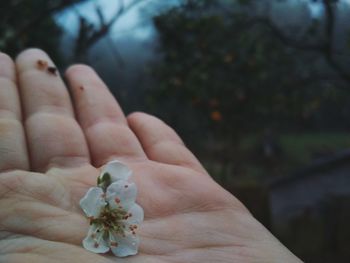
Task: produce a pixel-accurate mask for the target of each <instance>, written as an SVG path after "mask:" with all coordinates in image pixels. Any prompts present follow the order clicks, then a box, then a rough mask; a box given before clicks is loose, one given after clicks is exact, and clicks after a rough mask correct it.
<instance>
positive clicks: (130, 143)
mask: <svg viewBox="0 0 350 263" xmlns="http://www.w3.org/2000/svg"><path fill="white" fill-rule="evenodd" d="M66 77H67V79H68V82H69V84H70V88H71V90H72V94H73V100H74V105H75V110H76V113H77V117H78V120H79V122H80V125H81V127H82V128H83V130H84V133H85V137H86V139H87V141H88V145H89V148H90V154H91V159H92V163H93V164H94V165H95V166H101V165H103V164H105V163H106V162H107V161H109V160H112V159H133V160H138V159H142V160H144V159H145V158H146V156H145V154H144V152H143V150H142V147H141V145H140V143H139V142H138V140H137V138H136V136H135V134H134V133H133V132H132V131H131V130H130V128H129V127H128V125H127V121H126V119H125V116H124V113H123V112H122V110H121V108H120V106H119V105H118V103H117V102H116V100H115V99H114V97H113V95H112V94H111V93H110V92H109V90H108V88H107V87H106V85H105V84H104V83H103V82H102V80H101V79H100V78H99V77H98V76H97V74H96V73H95V71H93V70H92V69H91V68H90V67H88V66H84V65H75V66H72V67H70V68H69V69H68V70H67V72H66Z"/></svg>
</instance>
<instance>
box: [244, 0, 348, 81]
mask: <svg viewBox="0 0 350 263" xmlns="http://www.w3.org/2000/svg"><path fill="white" fill-rule="evenodd" d="M322 1H323V5H324V7H325V11H326V12H325V19H326V21H325V22H326V23H325V39H324V40H323V41H322V42H321V43H315V44H313V43H302V42H299V41H297V40H295V39H292V38H290V37H288V36H287V35H285V34H284V33H283V32H282V31H281V29H280V28H278V27H277V26H276V25H275V24H274V23H273V22H272V21H271V20H270V19H268V18H256V19H252V20H251V21H250V22H249V23H248V24H250V25H254V24H262V25H264V26H266V27H267V28H268V29H270V30H271V31H272V33H273V34H274V35H275V36H276V37H277V38H278V39H279V40H280V41H281V42H282V43H283V44H285V45H286V46H290V47H293V48H296V49H300V50H306V51H313V52H318V53H319V54H321V55H322V56H323V57H324V59H325V61H326V62H327V64H328V65H329V66H330V67H331V68H333V69H334V70H335V71H336V72H337V73H338V75H339V76H340V77H341V78H342V79H344V80H346V81H348V82H350V72H348V71H347V70H346V69H344V68H343V67H342V66H341V65H340V64H339V63H338V61H337V60H336V59H335V57H334V53H335V51H334V30H335V19H336V16H335V10H334V3H333V0H322Z"/></svg>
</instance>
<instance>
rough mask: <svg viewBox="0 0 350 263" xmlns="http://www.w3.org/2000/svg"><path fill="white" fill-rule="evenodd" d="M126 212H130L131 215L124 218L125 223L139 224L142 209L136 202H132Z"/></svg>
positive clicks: (141, 219)
mask: <svg viewBox="0 0 350 263" xmlns="http://www.w3.org/2000/svg"><path fill="white" fill-rule="evenodd" d="M128 213H130V214H131V216H129V217H128V219H127V220H125V222H126V224H127V225H139V224H141V223H142V221H143V217H144V214H143V209H142V207H141V206H139V205H138V204H134V205H133V206H131V207H130V209H129V211H128Z"/></svg>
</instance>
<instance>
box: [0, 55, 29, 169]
mask: <svg viewBox="0 0 350 263" xmlns="http://www.w3.org/2000/svg"><path fill="white" fill-rule="evenodd" d="M21 118H22V117H21V106H20V100H19V95H18V90H17V85H16V71H15V65H14V63H13V61H12V59H11V58H10V57H9V56H7V55H5V54H3V53H0V160H1V161H0V171H4V170H11V169H23V170H27V169H29V161H28V156H27V147H26V140H25V135H24V129H23V126H22V122H21Z"/></svg>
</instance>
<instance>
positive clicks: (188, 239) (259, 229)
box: [0, 49, 301, 263]
mask: <svg viewBox="0 0 350 263" xmlns="http://www.w3.org/2000/svg"><path fill="white" fill-rule="evenodd" d="M39 59H41V60H44V61H48V63H49V65H53V62H52V61H51V60H50V58H49V57H48V56H47V55H46V54H45V53H44V52H43V51H41V50H38V49H30V50H26V51H24V52H22V53H21V54H20V55H19V56H18V57H17V59H16V61H15V62H13V61H12V59H11V58H10V57H8V56H7V55H5V54H2V53H0V171H1V174H0V263H3V262H4V263H5V262H6V263H15V262H16V263H17V262H36V263H41V262H43V263H44V262H45V263H51V262H52V263H54V262H60V263H64V262H86V263H89V262H91V263H109V262H116V261H117V262H128V263H129V262H130V263H133V262H135V263H138V262H140V263H141V262H142V263H147V262H152V263H165V262H171V263H177V262H179V263H180V262H181V263H183V262H188V263H203V262H218V263H219V262H229V263H235V262H237V263H238V262H239V263H253V262H256V263H257V262H259V263H260V262H261V263H263V262H264V263H265V262H266V263H273V262H285V263H294V262H301V261H300V260H299V259H298V258H297V257H295V256H294V255H293V254H292V253H291V252H289V251H288V249H286V248H285V247H284V246H283V245H282V244H281V243H280V242H279V241H278V240H277V239H276V238H274V237H273V236H272V234H270V233H269V232H268V231H267V230H266V229H265V228H264V227H263V226H262V225H261V224H260V223H259V222H258V221H257V220H256V219H254V218H253V216H252V215H251V214H250V213H249V211H248V210H247V209H246V208H245V207H244V206H243V205H242V203H241V202H240V201H239V200H237V199H236V198H235V197H234V196H232V195H231V194H230V193H228V192H227V191H226V190H224V189H223V188H222V187H221V186H219V185H218V184H217V183H215V182H214V180H213V179H212V178H211V177H210V176H209V175H208V173H207V172H206V171H205V169H204V168H203V167H202V165H201V164H200V163H199V161H198V160H197V159H196V158H195V156H194V155H193V154H192V153H191V152H190V151H189V150H188V149H187V148H186V146H185V145H184V144H183V142H182V141H181V139H180V138H179V136H178V135H177V134H176V133H175V132H174V130H173V129H171V128H170V127H169V126H167V125H166V124H165V123H164V122H162V121H161V120H159V119H157V118H156V117H153V116H151V115H148V114H145V113H133V114H131V115H129V116H127V117H125V115H124V113H123V111H122V110H121V108H120V106H119V105H118V103H117V102H116V101H115V99H114V98H113V96H112V94H111V93H110V92H109V90H108V89H107V87H106V86H105V85H104V84H103V82H102V81H101V80H100V79H99V77H98V76H97V75H96V73H95V72H94V71H93V70H92V69H91V68H89V67H87V66H84V65H75V66H72V67H70V68H69V69H68V70H67V72H66V74H65V76H66V79H67V81H68V84H69V89H70V93H71V96H70V95H69V92H68V89H67V88H66V86H65V84H64V83H63V81H62V79H61V77H60V76H58V75H57V76H56V75H55V74H50V73H49V72H47V71H45V70H43V69H39V68H38V65H37V61H38V60H39ZM115 159H117V160H120V161H122V162H124V163H125V164H127V165H128V166H129V167H130V168H131V169H132V170H133V172H134V175H133V178H132V179H133V181H134V182H135V183H136V184H137V186H138V190H139V191H138V197H137V202H138V203H139V204H140V205H141V206H142V207H143V208H144V212H145V221H144V222H143V223H142V224H141V225H140V227H139V231H138V234H139V236H140V238H141V244H140V249H139V254H138V255H136V256H131V257H127V258H120V259H119V258H118V259H117V260H116V258H115V257H113V256H112V255H111V254H108V253H107V254H93V253H91V252H89V251H86V250H85V249H83V248H82V246H81V242H82V240H83V238H84V237H85V235H86V233H87V231H88V227H89V221H88V219H87V218H86V217H85V215H84V213H83V211H82V210H81V208H80V207H79V200H80V199H81V198H82V197H83V196H84V194H85V193H86V191H87V190H88V189H89V188H90V187H92V186H95V185H96V178H97V176H98V175H99V171H100V167H101V166H102V165H104V164H105V163H107V162H108V161H111V160H115Z"/></svg>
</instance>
